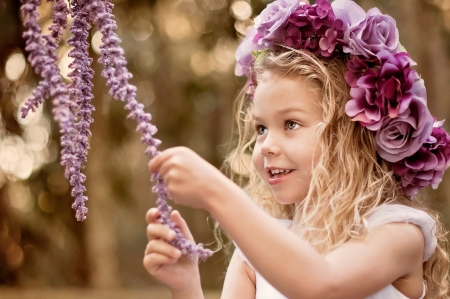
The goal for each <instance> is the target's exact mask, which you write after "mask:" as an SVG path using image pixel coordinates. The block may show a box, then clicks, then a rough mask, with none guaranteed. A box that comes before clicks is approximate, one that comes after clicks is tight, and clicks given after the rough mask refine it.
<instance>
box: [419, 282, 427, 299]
mask: <svg viewBox="0 0 450 299" xmlns="http://www.w3.org/2000/svg"><path fill="white" fill-rule="evenodd" d="M426 293H427V284H426V283H425V280H424V281H423V292H422V296H421V297H420V299H423V298H425V294H426Z"/></svg>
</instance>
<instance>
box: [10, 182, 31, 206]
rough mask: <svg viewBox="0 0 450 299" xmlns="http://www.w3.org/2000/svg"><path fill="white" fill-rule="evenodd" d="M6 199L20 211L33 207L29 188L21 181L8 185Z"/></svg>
mask: <svg viewBox="0 0 450 299" xmlns="http://www.w3.org/2000/svg"><path fill="white" fill-rule="evenodd" d="M8 199H9V204H10V205H11V206H12V207H13V208H15V209H17V210H19V211H21V212H30V211H31V210H32V209H33V208H34V199H33V197H32V196H31V192H30V189H29V187H27V186H26V185H24V184H23V183H21V182H16V183H13V184H10V185H9V186H8Z"/></svg>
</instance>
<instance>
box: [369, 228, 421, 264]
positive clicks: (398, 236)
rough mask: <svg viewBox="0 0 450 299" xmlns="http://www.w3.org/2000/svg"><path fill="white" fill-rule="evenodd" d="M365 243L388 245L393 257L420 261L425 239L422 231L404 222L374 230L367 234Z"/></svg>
mask: <svg viewBox="0 0 450 299" xmlns="http://www.w3.org/2000/svg"><path fill="white" fill-rule="evenodd" d="M366 238H367V241H369V242H371V243H372V242H376V243H379V244H380V245H381V244H385V245H389V250H387V252H386V253H389V252H391V253H392V254H394V255H399V254H400V255H403V256H404V255H405V254H406V255H407V256H408V257H410V258H412V257H417V258H418V257H420V261H422V255H423V250H424V246H425V238H424V235H423V232H422V230H421V229H420V228H419V227H418V226H417V225H415V224H412V223H406V222H392V223H388V224H385V225H382V226H379V227H377V228H374V229H373V230H371V231H370V232H369V233H368V234H367V237H366Z"/></svg>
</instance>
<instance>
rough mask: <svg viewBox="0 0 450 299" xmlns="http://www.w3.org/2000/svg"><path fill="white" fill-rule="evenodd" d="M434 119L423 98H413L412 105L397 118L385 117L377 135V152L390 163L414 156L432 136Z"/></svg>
mask: <svg viewBox="0 0 450 299" xmlns="http://www.w3.org/2000/svg"><path fill="white" fill-rule="evenodd" d="M432 129H433V117H432V116H431V114H430V111H429V110H428V108H427V105H426V101H425V100H424V99H423V98H420V97H417V96H415V95H414V96H413V98H412V99H411V103H410V105H409V107H408V109H406V110H405V111H404V112H403V113H401V114H399V115H398V116H397V117H396V118H390V117H385V118H384V120H383V123H382V125H381V128H380V129H379V130H378V131H377V133H376V137H375V138H376V142H377V152H378V154H379V155H380V157H381V158H383V159H385V160H386V161H389V162H398V161H400V160H401V159H404V158H406V157H409V156H412V155H413V154H414V153H416V152H417V151H418V150H419V149H420V147H421V146H422V144H423V143H424V142H425V141H426V140H427V138H428V137H429V136H430V134H431V131H432Z"/></svg>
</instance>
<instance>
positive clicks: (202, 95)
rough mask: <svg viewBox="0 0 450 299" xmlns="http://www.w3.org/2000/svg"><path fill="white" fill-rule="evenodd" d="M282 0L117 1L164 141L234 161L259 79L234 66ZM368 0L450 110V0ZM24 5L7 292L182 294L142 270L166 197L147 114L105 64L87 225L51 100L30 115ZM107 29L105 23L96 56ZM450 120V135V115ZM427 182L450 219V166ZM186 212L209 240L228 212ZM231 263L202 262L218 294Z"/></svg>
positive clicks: (7, 108)
mask: <svg viewBox="0 0 450 299" xmlns="http://www.w3.org/2000/svg"><path fill="white" fill-rule="evenodd" d="M42 2H43V3H42V5H41V7H40V10H39V13H40V19H39V23H40V25H41V26H42V27H43V28H44V33H46V32H47V29H46V28H47V27H48V25H50V23H51V7H52V5H51V3H47V2H45V1H44V0H42ZM269 2H271V1H264V0H234V1H233V0H115V1H113V3H114V4H115V8H114V14H115V16H116V20H117V23H118V27H119V29H118V32H117V33H118V35H119V37H120V38H121V39H122V41H123V43H122V46H123V48H124V50H125V53H126V57H127V59H128V68H129V70H130V71H131V72H132V73H133V74H134V78H132V79H131V83H132V84H134V85H136V86H137V87H138V94H137V96H138V100H140V101H141V102H142V103H143V104H144V105H145V110H146V111H147V112H150V113H151V114H152V115H153V121H152V122H153V123H154V124H155V125H156V126H157V127H158V128H159V132H158V133H157V135H156V137H157V138H159V139H161V140H162V141H163V144H162V146H161V147H160V149H165V148H168V147H172V146H179V145H183V146H187V147H190V148H192V149H193V150H194V151H196V152H197V153H199V154H200V155H201V156H202V157H204V158H205V159H206V160H208V161H209V162H211V163H212V164H214V165H215V166H217V167H220V165H221V162H222V160H223V157H224V155H225V153H226V149H227V145H228V143H229V142H230V138H231V136H232V132H231V121H232V114H231V107H232V102H233V99H234V97H235V95H236V94H237V91H238V89H239V88H240V87H241V86H242V85H243V84H244V81H245V80H244V78H236V77H235V76H234V72H233V70H234V52H235V50H236V47H237V45H238V43H239V40H240V38H241V37H242V34H244V33H245V29H246V27H247V26H248V25H250V24H251V19H252V18H253V17H254V16H256V15H257V14H259V13H260V11H261V10H262V9H263V8H264V7H265V5H267V3H269ZM356 2H358V3H359V4H360V5H361V6H362V7H363V8H364V9H366V10H367V9H369V8H371V7H374V6H377V7H378V8H379V9H380V10H381V11H382V12H383V13H386V14H389V15H391V16H393V17H394V18H395V19H396V21H397V24H398V28H399V31H400V39H401V43H402V44H403V46H405V48H406V49H407V50H408V52H409V53H410V54H411V56H412V58H413V59H414V60H415V61H416V62H417V63H418V67H417V68H416V69H417V70H418V72H419V73H420V74H421V76H422V77H423V78H424V79H425V84H426V87H427V91H428V101H429V104H428V105H429V108H430V110H431V112H432V114H433V115H435V116H436V117H437V118H438V119H445V118H450V96H449V94H450V89H449V82H450V60H449V57H450V0H377V1H375V0H364V1H356ZM19 8H20V1H19V0H0V21H1V23H0V24H1V29H0V298H50V299H52V298H72V297H73V298H75V297H77V298H79V297H80V296H83V297H84V298H161V299H163V298H168V294H167V291H166V290H165V288H163V287H162V286H161V285H159V284H158V283H157V282H156V281H154V280H153V279H152V278H151V277H150V276H149V275H148V274H147V273H146V272H145V270H144V268H143V266H142V258H143V252H144V249H145V246H146V243H147V239H146V235H145V229H146V222H145V213H146V211H147V210H148V209H149V208H151V207H153V206H155V196H154V195H153V194H152V193H151V187H152V183H151V182H150V181H149V174H148V170H147V162H148V159H149V158H148V156H145V155H144V153H143V151H144V146H143V145H142V144H141V143H140V141H139V138H140V136H139V135H138V133H136V132H135V128H136V124H135V123H134V121H132V120H128V119H127V118H126V115H127V114H126V112H125V110H124V108H123V103H121V102H116V101H114V100H113V99H112V98H111V97H110V96H109V95H108V93H107V89H106V86H105V83H106V82H105V80H104V79H103V78H102V77H101V76H100V74H101V70H102V66H100V65H99V64H98V63H97V62H95V63H94V64H93V68H94V70H95V73H96V74H95V77H94V80H93V81H94V82H93V83H94V86H95V87H94V95H95V99H94V100H93V104H94V106H95V107H96V111H95V112H94V114H93V117H94V119H95V122H94V124H93V125H92V128H91V131H92V135H93V136H92V138H91V141H90V144H91V150H90V152H89V157H88V163H87V167H86V168H85V170H84V173H85V174H86V175H87V183H86V185H87V196H88V197H89V199H90V200H89V201H88V202H87V207H88V208H89V213H88V214H87V220H86V221H84V222H82V223H81V222H77V221H76V219H75V213H74V211H73V210H72V209H71V204H72V201H73V199H72V198H71V196H70V188H69V187H70V185H69V183H68V181H67V180H66V179H65V178H64V175H63V172H64V171H63V167H62V166H61V165H60V164H59V158H60V157H59V138H60V136H59V128H58V125H57V124H56V123H55V122H54V121H53V119H52V115H51V108H52V106H51V101H47V102H46V103H45V104H44V105H43V107H41V108H40V109H38V110H37V111H36V112H35V113H31V114H30V115H29V116H28V117H27V118H26V119H20V117H19V114H20V113H19V111H20V107H21V105H22V104H23V103H24V101H25V100H26V99H27V98H28V97H29V96H30V94H31V92H32V90H33V88H34V86H36V84H37V82H38V79H39V78H38V77H37V76H36V75H35V74H34V73H33V71H32V70H31V68H30V66H29V65H28V64H27V62H26V57H27V53H26V52H25V51H24V39H23V38H22V31H23V27H22V25H21V18H22V17H21V14H20V10H19ZM68 38H69V35H68V34H67V33H66V34H65V35H64V37H63V41H62V43H61V47H60V49H59V52H58V55H59V62H58V66H59V68H60V69H61V74H62V76H64V78H65V79H66V80H68V78H67V74H68V72H69V70H68V65H69V64H70V62H71V59H70V58H69V57H68V56H67V54H68V52H69V51H70V48H69V46H68V45H67V39H68ZM100 39H101V34H100V33H99V32H98V31H97V29H96V28H93V29H92V31H91V34H90V42H91V45H92V46H91V48H90V54H91V57H93V58H94V59H95V60H97V59H98V57H99V49H100V48H99V46H100V43H101V40H100ZM67 82H68V81H67ZM444 127H445V128H446V129H447V131H450V124H449V123H447V124H446V125H445V126H444ZM425 192H426V193H428V195H429V198H430V205H431V206H432V207H433V208H434V209H435V210H438V211H439V212H441V213H442V215H443V219H444V223H445V224H446V225H447V227H448V226H449V224H450V223H449V222H450V210H449V208H450V205H449V199H448V196H447V194H450V175H449V174H448V173H447V174H446V176H445V177H444V181H443V182H442V183H441V186H440V188H439V189H438V190H436V191H434V190H431V189H427V190H425ZM176 208H177V209H179V210H180V211H181V213H182V215H183V216H184V217H185V219H186V220H187V222H188V224H189V226H190V228H191V230H192V232H193V234H194V237H195V238H196V241H197V242H203V243H211V242H213V241H214V238H213V234H212V229H213V224H214V221H213V219H211V218H210V217H208V215H207V214H206V213H205V212H203V211H198V210H191V209H185V208H182V207H176ZM214 246H215V245H214V244H213V245H210V247H212V248H214ZM228 259H229V256H228V255H226V254H225V253H217V254H215V255H214V256H213V257H212V258H210V259H208V260H207V261H206V262H204V263H201V264H200V269H201V274H202V284H203V288H204V290H205V293H206V297H207V298H219V296H220V289H221V287H222V284H223V278H224V273H225V270H226V265H227V263H228Z"/></svg>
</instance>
